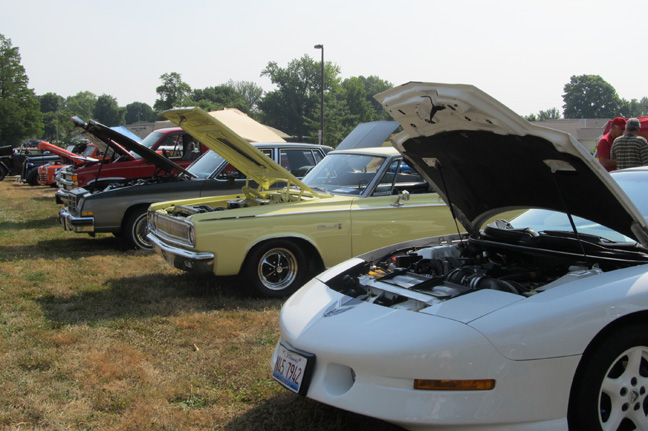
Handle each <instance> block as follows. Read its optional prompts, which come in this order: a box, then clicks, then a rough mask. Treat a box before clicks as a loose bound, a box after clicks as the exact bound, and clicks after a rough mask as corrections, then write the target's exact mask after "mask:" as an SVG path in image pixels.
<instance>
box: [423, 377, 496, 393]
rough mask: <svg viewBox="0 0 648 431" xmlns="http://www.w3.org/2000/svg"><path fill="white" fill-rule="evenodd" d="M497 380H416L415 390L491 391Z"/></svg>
mask: <svg viewBox="0 0 648 431" xmlns="http://www.w3.org/2000/svg"><path fill="white" fill-rule="evenodd" d="M494 387H495V380H493V379H484V380H427V379H416V380H414V389H420V390H423V391H490V390H491V389H493V388H494Z"/></svg>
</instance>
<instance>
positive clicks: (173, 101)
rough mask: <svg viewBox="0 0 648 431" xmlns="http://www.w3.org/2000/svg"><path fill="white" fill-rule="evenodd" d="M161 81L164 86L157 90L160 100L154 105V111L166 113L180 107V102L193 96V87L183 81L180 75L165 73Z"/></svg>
mask: <svg viewBox="0 0 648 431" xmlns="http://www.w3.org/2000/svg"><path fill="white" fill-rule="evenodd" d="M160 79H161V80H162V85H160V86H159V87H157V88H156V89H155V92H156V93H157V94H158V95H159V96H160V98H159V99H157V100H156V101H155V104H153V109H155V110H157V111H165V110H167V109H171V108H173V107H174V106H178V105H179V104H178V102H179V101H181V100H183V99H184V98H185V97H188V96H189V95H190V94H191V87H190V86H189V84H187V83H185V82H183V81H182V77H181V76H180V74H179V73H176V72H171V73H165V74H163V75H162V76H160Z"/></svg>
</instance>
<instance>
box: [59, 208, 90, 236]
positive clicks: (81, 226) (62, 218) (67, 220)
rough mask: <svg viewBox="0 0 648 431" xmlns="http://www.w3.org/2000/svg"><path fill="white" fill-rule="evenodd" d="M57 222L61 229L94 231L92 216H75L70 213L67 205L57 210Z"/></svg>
mask: <svg viewBox="0 0 648 431" xmlns="http://www.w3.org/2000/svg"><path fill="white" fill-rule="evenodd" d="M59 222H61V225H62V226H63V230H71V231H73V232H90V233H91V232H94V231H95V230H94V217H77V216H75V215H73V214H70V212H69V211H68V209H67V207H63V208H61V209H60V210H59Z"/></svg>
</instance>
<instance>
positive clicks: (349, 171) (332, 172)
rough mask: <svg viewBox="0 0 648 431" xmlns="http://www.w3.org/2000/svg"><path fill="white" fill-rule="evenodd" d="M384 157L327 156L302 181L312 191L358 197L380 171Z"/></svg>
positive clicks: (360, 155)
mask: <svg viewBox="0 0 648 431" xmlns="http://www.w3.org/2000/svg"><path fill="white" fill-rule="evenodd" d="M384 162H385V158H384V157H379V156H370V155H362V154H343V153H340V154H329V155H327V156H326V157H325V158H324V159H323V160H322V161H321V162H320V163H319V164H317V165H316V166H315V167H314V168H313V169H312V170H311V171H310V172H309V173H308V174H307V175H306V176H305V177H304V179H303V182H304V184H306V185H307V186H308V187H310V188H312V189H314V190H317V189H319V190H326V191H327V192H329V193H333V194H342V195H359V194H361V193H362V192H363V191H364V190H365V189H366V188H367V186H368V185H369V184H371V182H372V181H373V179H374V177H375V176H376V174H377V173H378V171H380V168H381V166H382V165H383V163H384Z"/></svg>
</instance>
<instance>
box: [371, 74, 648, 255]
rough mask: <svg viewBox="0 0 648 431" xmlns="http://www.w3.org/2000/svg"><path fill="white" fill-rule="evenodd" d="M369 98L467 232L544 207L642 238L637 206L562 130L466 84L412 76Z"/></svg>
mask: <svg viewBox="0 0 648 431" xmlns="http://www.w3.org/2000/svg"><path fill="white" fill-rule="evenodd" d="M376 99H377V100H378V101H379V102H380V103H382V105H383V106H384V108H385V109H386V110H387V111H388V112H389V113H390V114H391V115H392V117H394V119H396V121H398V122H399V123H400V124H401V126H402V127H403V129H404V131H403V132H401V133H399V134H398V135H397V136H395V137H394V138H393V139H392V141H393V142H394V146H395V147H396V148H397V149H398V150H399V151H400V152H401V153H402V154H403V155H404V157H405V158H407V159H408V160H409V161H410V162H411V163H412V164H413V165H415V166H416V167H417V168H418V170H419V172H421V173H424V175H425V176H426V177H427V179H428V181H430V182H431V183H432V184H433V185H434V186H435V188H436V190H437V191H438V192H439V194H440V195H441V197H442V198H443V199H444V200H445V201H446V203H448V204H449V205H451V208H452V210H453V212H454V214H455V216H456V217H457V219H458V220H459V221H460V222H461V223H462V224H463V225H464V227H465V228H466V229H467V230H468V231H469V232H470V233H471V234H477V233H478V230H479V228H480V227H481V226H482V224H483V223H484V222H485V221H486V220H488V219H489V218H491V217H493V216H495V215H497V214H499V213H502V212H504V211H508V210H515V209H527V208H543V209H548V210H554V211H561V212H566V213H570V214H572V215H576V216H580V217H583V218H585V219H588V220H591V221H594V222H596V223H599V224H602V225H604V226H607V227H609V228H611V229H614V230H616V231H618V232H620V233H623V234H624V235H626V236H628V237H631V238H634V239H635V240H637V242H639V243H641V244H642V245H644V246H646V245H648V225H647V223H646V220H645V219H644V218H643V216H642V215H641V213H640V212H639V210H638V209H637V208H636V207H635V205H634V204H633V203H632V202H631V201H630V199H629V198H628V197H627V195H626V194H625V193H624V192H623V191H622V190H621V189H620V187H619V186H618V184H617V183H616V182H615V181H614V180H613V179H612V177H611V176H610V175H609V174H608V173H607V172H606V171H605V169H603V167H602V166H601V165H600V164H599V163H598V161H597V160H596V159H594V157H593V156H592V155H591V154H590V152H589V151H587V150H586V149H585V148H584V147H583V145H582V144H581V143H580V142H578V141H577V140H576V139H574V138H573V137H572V136H570V135H569V134H567V133H564V132H561V131H557V130H553V129H548V128H545V127H540V126H537V125H535V124H532V123H529V122H527V121H526V120H524V119H523V118H521V117H520V116H519V115H517V114H516V113H514V112H513V111H511V110H510V109H508V108H507V107H506V106H504V105H503V104H501V103H500V102H498V101H497V100H495V99H493V98H492V97H490V96H489V95H487V94H486V93H484V92H482V91H481V90H479V89H477V88H476V87H473V86H470V85H457V84H431V83H416V82H411V83H408V84H405V85H403V86H400V87H396V88H393V89H391V90H388V91H385V92H383V93H380V94H378V95H377V96H376Z"/></svg>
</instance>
